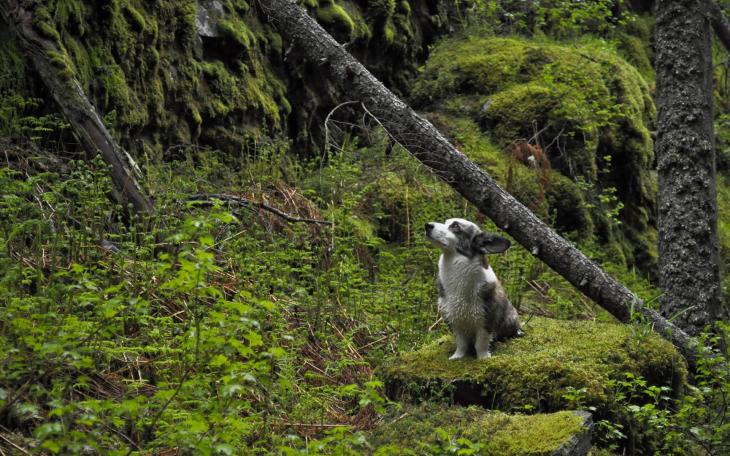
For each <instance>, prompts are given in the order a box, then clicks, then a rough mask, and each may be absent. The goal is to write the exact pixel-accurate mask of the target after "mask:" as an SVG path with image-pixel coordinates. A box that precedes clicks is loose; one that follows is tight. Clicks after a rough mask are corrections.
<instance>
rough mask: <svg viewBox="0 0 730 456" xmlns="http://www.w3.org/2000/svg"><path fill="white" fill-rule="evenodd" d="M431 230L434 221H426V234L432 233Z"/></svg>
mask: <svg viewBox="0 0 730 456" xmlns="http://www.w3.org/2000/svg"><path fill="white" fill-rule="evenodd" d="M431 230H433V223H426V234H428V233H430V232H431Z"/></svg>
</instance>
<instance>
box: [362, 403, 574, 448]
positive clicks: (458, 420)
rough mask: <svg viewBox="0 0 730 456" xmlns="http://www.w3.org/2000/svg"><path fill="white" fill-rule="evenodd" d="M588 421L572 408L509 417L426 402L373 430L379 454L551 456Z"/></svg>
mask: <svg viewBox="0 0 730 456" xmlns="http://www.w3.org/2000/svg"><path fill="white" fill-rule="evenodd" d="M584 424H585V419H584V417H582V416H580V415H578V414H576V413H574V412H570V411H563V412H558V413H552V414H541V415H507V414H505V413H501V412H494V411H486V410H484V409H481V408H478V407H469V408H465V407H450V408H447V407H443V406H438V405H433V404H425V405H422V406H419V407H413V408H406V409H405V410H404V411H401V412H399V414H398V416H396V417H392V418H391V419H390V420H386V422H385V423H384V424H382V425H381V426H380V427H378V428H377V429H376V430H375V431H374V432H373V443H374V444H375V445H376V446H378V447H379V449H378V451H377V452H376V454H377V455H379V456H385V455H396V454H398V455H400V454H408V455H417V454H443V453H442V452H438V450H446V449H447V448H454V450H453V451H454V452H456V451H458V450H459V449H463V450H464V451H466V450H468V449H471V450H474V451H475V452H474V453H466V454H479V455H494V456H538V455H539V456H547V455H550V454H553V453H554V452H555V451H556V450H558V449H559V448H560V447H561V446H563V445H565V444H566V443H568V442H569V440H570V439H571V438H572V437H573V436H574V435H576V434H578V433H580V432H582V431H584V430H585V427H584ZM461 439H465V440H461ZM460 447H461V448H460ZM476 448H478V449H476Z"/></svg>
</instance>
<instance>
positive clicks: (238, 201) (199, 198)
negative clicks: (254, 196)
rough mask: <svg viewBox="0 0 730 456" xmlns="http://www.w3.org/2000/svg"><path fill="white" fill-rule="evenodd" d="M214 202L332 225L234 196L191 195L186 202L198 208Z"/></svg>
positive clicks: (303, 221) (289, 220)
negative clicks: (253, 208)
mask: <svg viewBox="0 0 730 456" xmlns="http://www.w3.org/2000/svg"><path fill="white" fill-rule="evenodd" d="M215 200H219V201H221V202H223V203H226V204H230V205H236V206H246V207H256V208H259V209H263V210H265V211H268V212H271V213H272V214H275V215H278V216H279V217H281V218H283V219H284V220H286V221H287V222H292V223H313V224H317V225H332V224H333V223H332V222H330V221H328V220H317V219H310V218H302V217H296V216H293V215H290V214H287V213H286V212H284V211H282V210H281V209H277V208H275V207H273V206H269V205H268V204H265V203H261V202H258V201H251V200H249V199H246V198H242V197H240V196H235V195H224V194H218V193H206V194H197V195H192V196H191V197H190V198H188V201H193V202H195V203H197V204H198V205H200V206H208V207H210V206H213V205H214V204H215Z"/></svg>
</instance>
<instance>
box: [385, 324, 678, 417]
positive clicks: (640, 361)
mask: <svg viewBox="0 0 730 456" xmlns="http://www.w3.org/2000/svg"><path fill="white" fill-rule="evenodd" d="M523 326H524V331H525V333H526V335H525V336H524V337H521V338H516V339H511V340H509V341H506V342H504V343H498V344H497V345H496V347H495V349H494V352H493V356H492V357H491V358H489V359H486V360H479V361H476V360H474V359H465V360H459V361H449V360H448V356H449V355H450V354H451V353H452V352H453V350H454V345H453V342H452V337H451V336H445V337H443V338H441V339H439V340H438V341H436V342H434V343H432V344H430V345H427V346H425V347H423V348H421V349H420V350H418V351H415V352H411V353H403V354H401V355H400V356H399V357H397V358H394V359H391V360H390V361H388V362H386V363H385V365H384V366H383V368H382V374H383V376H384V378H385V379H386V382H387V385H388V389H389V391H390V392H391V394H392V395H393V397H397V398H403V399H409V400H422V399H423V398H424V396H426V397H428V396H432V395H437V396H444V395H445V396H446V397H449V396H450V395H451V397H452V398H454V399H455V400H457V401H460V402H470V403H480V404H484V405H487V406H489V407H490V408H496V409H501V410H521V409H524V408H529V409H530V410H535V411H555V410H560V409H564V408H568V407H569V406H570V402H569V401H568V400H566V399H565V397H564V394H565V393H566V392H567V391H568V390H569V389H570V388H573V389H575V390H583V389H585V404H587V405H592V406H594V407H596V408H597V409H598V410H599V413H604V414H605V413H608V411H609V410H610V409H611V401H612V397H611V395H612V390H611V383H610V380H611V379H620V378H623V375H624V373H625V372H631V373H633V374H634V375H640V376H643V377H645V378H646V379H647V381H648V382H649V384H654V385H660V386H670V387H673V388H674V389H675V390H674V391H675V394H679V393H680V391H681V389H682V386H683V385H684V383H685V381H686V375H687V370H686V365H685V362H684V360H683V359H682V357H681V356H680V355H679V354H678V353H677V351H676V350H675V349H674V347H672V345H671V344H669V343H668V342H666V341H665V340H663V339H661V338H660V337H659V336H657V335H654V334H649V335H646V336H643V337H641V338H639V337H636V336H635V335H634V333H633V331H634V328H633V327H631V326H628V325H620V324H611V323H596V322H591V321H562V320H551V319H546V318H540V317H532V318H530V319H529V321H528V322H527V323H526V324H524V325H523Z"/></svg>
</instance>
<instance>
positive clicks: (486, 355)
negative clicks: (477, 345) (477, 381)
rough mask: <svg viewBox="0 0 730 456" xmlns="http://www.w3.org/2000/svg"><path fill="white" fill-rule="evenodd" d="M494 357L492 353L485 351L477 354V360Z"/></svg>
mask: <svg viewBox="0 0 730 456" xmlns="http://www.w3.org/2000/svg"><path fill="white" fill-rule="evenodd" d="M491 357H492V352H490V351H485V352H482V353H477V359H487V358H491Z"/></svg>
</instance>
